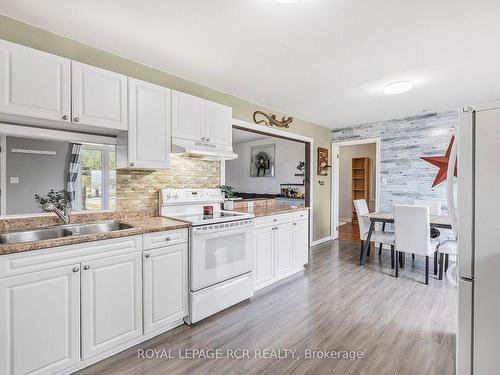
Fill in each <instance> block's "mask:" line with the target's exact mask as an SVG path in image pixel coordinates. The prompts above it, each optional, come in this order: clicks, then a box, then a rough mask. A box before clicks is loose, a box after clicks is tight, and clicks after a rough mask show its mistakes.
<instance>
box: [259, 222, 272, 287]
mask: <svg viewBox="0 0 500 375" xmlns="http://www.w3.org/2000/svg"><path fill="white" fill-rule="evenodd" d="M254 241H255V244H254V254H255V265H254V277H255V285H256V286H258V285H259V284H264V283H266V282H268V281H271V280H272V279H273V278H274V230H273V229H272V228H271V227H267V228H261V229H256V230H255V235H254Z"/></svg>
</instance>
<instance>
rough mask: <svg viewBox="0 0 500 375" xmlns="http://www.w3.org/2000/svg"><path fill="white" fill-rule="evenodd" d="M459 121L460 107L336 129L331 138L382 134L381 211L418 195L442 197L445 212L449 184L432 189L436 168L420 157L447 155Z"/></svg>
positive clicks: (350, 138)
mask: <svg viewBox="0 0 500 375" xmlns="http://www.w3.org/2000/svg"><path fill="white" fill-rule="evenodd" d="M458 122H459V119H458V110H450V111H445V112H438V113H430V114H424V115H420V116H414V117H407V118H401V119H393V120H388V121H380V122H375V123H368V124H361V125H356V126H353V127H348V128H342V129H334V130H333V131H332V141H333V142H341V141H352V140H357V139H363V138H377V137H380V139H381V141H380V183H379V188H380V210H382V211H390V210H392V207H393V205H394V203H402V204H411V203H412V202H413V199H417V198H418V199H441V200H442V201H443V210H444V211H445V212H446V211H447V207H446V184H444V183H443V184H440V185H438V186H436V187H435V188H431V186H432V181H433V180H434V178H435V176H436V172H437V168H435V167H434V166H432V165H430V164H429V163H426V162H424V161H423V160H421V159H420V156H432V155H444V154H445V152H446V148H447V146H448V143H449V141H450V138H451V136H452V134H453V133H454V132H455V131H456V129H457V127H458ZM459 173H460V172H459Z"/></svg>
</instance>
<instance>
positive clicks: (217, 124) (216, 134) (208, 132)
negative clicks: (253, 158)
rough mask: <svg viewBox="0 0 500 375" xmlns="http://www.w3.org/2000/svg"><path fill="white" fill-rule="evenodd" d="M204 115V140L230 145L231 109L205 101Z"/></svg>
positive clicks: (231, 141) (231, 136) (231, 133)
mask: <svg viewBox="0 0 500 375" xmlns="http://www.w3.org/2000/svg"><path fill="white" fill-rule="evenodd" d="M205 113H206V124H205V125H206V126H205V139H206V140H207V141H208V142H210V143H216V144H220V145H232V143H233V132H232V130H233V129H232V126H233V124H232V120H233V110H232V108H231V107H226V106H225V105H221V104H218V103H214V102H209V101H206V108H205Z"/></svg>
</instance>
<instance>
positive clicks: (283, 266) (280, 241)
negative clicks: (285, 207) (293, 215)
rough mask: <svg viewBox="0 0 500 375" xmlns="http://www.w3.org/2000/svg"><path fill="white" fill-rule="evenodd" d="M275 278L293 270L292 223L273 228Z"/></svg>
mask: <svg viewBox="0 0 500 375" xmlns="http://www.w3.org/2000/svg"><path fill="white" fill-rule="evenodd" d="M275 228H276V229H275V241H276V245H275V249H276V255H275V257H276V269H275V274H276V276H281V275H282V274H284V273H288V272H290V271H291V270H292V268H293V247H292V228H293V225H292V223H285V224H280V225H278V226H276V227H275Z"/></svg>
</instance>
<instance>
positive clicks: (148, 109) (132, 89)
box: [128, 78, 171, 169]
mask: <svg viewBox="0 0 500 375" xmlns="http://www.w3.org/2000/svg"><path fill="white" fill-rule="evenodd" d="M128 110H129V125H128V160H129V165H130V166H132V167H136V168H148V169H165V168H168V167H169V166H170V120H171V118H170V89H167V88H165V87H161V86H157V85H153V84H151V83H147V82H143V81H139V80H136V79H133V78H129V106H128Z"/></svg>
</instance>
